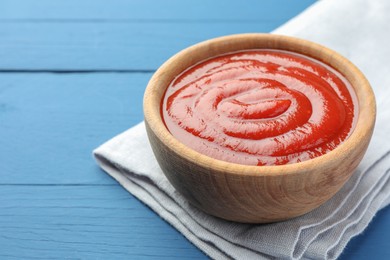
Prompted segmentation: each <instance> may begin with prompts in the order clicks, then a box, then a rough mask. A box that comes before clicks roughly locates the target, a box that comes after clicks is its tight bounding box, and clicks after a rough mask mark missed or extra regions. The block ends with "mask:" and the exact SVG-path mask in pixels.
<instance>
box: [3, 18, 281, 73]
mask: <svg viewBox="0 0 390 260" xmlns="http://www.w3.org/2000/svg"><path fill="white" fill-rule="evenodd" d="M280 23H281V22H275V21H270V22H264V23H257V22H242V23H231V24H226V23H211V24H208V23H190V24H188V23H119V24H109V23H102V24H99V23H95V22H92V23H0V71H1V70H2V71H4V70H5V71H8V70H24V69H27V70H28V69H33V70H155V69H157V68H158V67H159V66H160V65H161V64H162V63H163V62H164V61H165V60H166V59H168V58H169V57H170V56H172V55H173V54H175V53H176V52H178V51H180V50H181V49H183V48H186V47H188V46H190V45H192V44H195V43H198V42H200V41H204V40H207V39H209V38H213V37H217V36H222V35H227V34H235V33H243V32H268V31H270V30H272V29H273V28H275V27H277V26H278V25H279V24H280Z"/></svg>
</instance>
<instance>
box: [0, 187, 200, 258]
mask: <svg viewBox="0 0 390 260" xmlns="http://www.w3.org/2000/svg"><path fill="white" fill-rule="evenodd" d="M0 258H1V259H9V258H11V259H13V258H19V259H34V258H39V259H58V258H67V259H69V258H71V259H85V258H88V259H184V258H185V259H201V258H205V256H204V255H203V253H202V252H201V251H199V250H197V249H196V248H195V247H194V246H193V245H192V244H191V243H190V242H188V241H187V240H186V239H183V237H182V236H181V235H180V234H179V233H178V231H176V230H175V229H173V228H171V226H170V225H169V224H167V223H166V222H165V221H163V220H162V219H160V218H158V217H156V214H155V213H154V212H152V211H151V210H149V209H148V208H147V207H146V206H145V205H143V204H142V203H141V202H139V201H138V200H137V199H135V198H134V197H133V196H131V195H130V194H129V193H128V192H127V191H125V190H124V189H123V188H122V187H120V186H119V185H114V186H4V185H3V186H0Z"/></svg>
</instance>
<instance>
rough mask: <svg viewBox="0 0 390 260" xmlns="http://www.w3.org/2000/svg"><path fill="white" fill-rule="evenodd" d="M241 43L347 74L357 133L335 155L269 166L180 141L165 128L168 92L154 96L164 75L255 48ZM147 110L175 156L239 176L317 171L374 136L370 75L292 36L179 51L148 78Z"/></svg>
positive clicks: (244, 38) (242, 37)
mask: <svg viewBox="0 0 390 260" xmlns="http://www.w3.org/2000/svg"><path fill="white" fill-rule="evenodd" d="M243 43H244V44H247V45H251V44H258V43H262V44H266V45H267V46H269V47H267V49H276V50H288V51H293V52H296V53H300V54H303V55H306V56H309V57H312V58H314V59H317V60H320V61H322V62H324V63H325V64H327V65H329V66H331V67H332V68H334V69H336V70H337V71H338V72H340V73H341V74H342V75H344V77H345V78H346V79H347V80H348V81H349V82H350V83H351V85H352V87H353V89H354V91H355V93H356V96H357V100H358V104H357V106H358V118H357V121H356V126H355V129H354V130H353V131H352V133H351V135H350V136H349V137H348V138H347V139H345V140H344V141H343V142H342V143H341V144H340V145H338V146H337V147H336V148H335V149H333V150H332V151H330V152H328V153H326V154H324V155H321V156H318V157H316V158H313V159H310V160H306V161H302V162H299V163H292V164H284V165H267V166H255V165H244V164H237V163H232V162H227V161H222V160H218V159H215V158H212V157H209V156H207V155H204V154H201V153H199V152H197V151H195V150H193V149H191V148H190V147H188V146H186V145H184V144H183V143H181V142H180V141H179V140H177V139H176V138H175V137H174V136H173V135H172V134H171V133H170V132H169V130H168V129H167V128H166V126H165V124H164V122H163V119H162V115H161V105H160V104H161V98H162V97H163V95H164V93H165V89H166V88H165V89H164V91H163V94H162V95H161V98H160V99H159V98H158V97H156V93H158V91H157V89H158V88H161V84H160V77H167V75H169V72H170V71H171V70H172V68H173V67H174V66H177V64H182V61H183V60H184V59H187V60H188V59H190V61H187V63H188V62H190V66H191V65H194V64H195V63H197V62H200V61H202V60H205V59H207V58H211V57H214V56H217V55H221V54H224V53H229V52H233V51H239V50H245V49H251V48H237V45H239V44H243ZM221 46H222V48H223V49H231V51H220V49H221V48H220V47H221ZM235 48H237V49H235ZM263 48H265V47H263ZM252 49H261V47H260V48H259V47H254V48H252ZM199 52H202V53H203V55H204V56H205V58H203V59H199V60H191V58H189V57H193V56H194V55H193V54H194V53H199ZM186 68H188V66H186V67H184V68H183V69H181V71H183V70H184V69H186ZM171 74H172V73H171ZM174 75H175V76H173V77H171V79H170V80H173V79H174V77H176V76H177V75H178V73H176V74H174ZM356 85H359V87H358V88H356ZM166 87H168V86H166ZM143 109H144V119H145V122H146V124H147V125H148V127H149V128H150V130H151V131H153V133H154V134H155V135H156V137H157V138H158V139H159V140H160V141H161V142H162V143H163V144H164V145H165V146H167V147H168V148H169V149H171V150H172V151H173V152H175V153H176V154H177V155H178V156H181V157H183V158H184V159H186V160H188V161H191V162H192V163H194V164H197V165H201V166H203V167H206V168H208V169H213V170H217V171H218V172H224V173H226V174H233V175H240V176H242V175H245V176H270V175H272V176H280V175H289V174H300V173H302V172H310V171H312V170H315V169H316V168H318V167H319V165H324V166H326V165H338V164H339V163H340V161H342V160H343V159H344V158H345V156H346V155H348V154H349V151H351V149H353V148H354V147H355V146H356V145H357V144H358V143H359V142H360V141H361V139H362V138H370V137H371V134H372V131H373V128H374V125H375V118H376V103H375V96H374V92H373V90H372V88H371V86H370V83H369V82H368V80H367V79H366V77H365V76H364V75H363V73H362V72H361V71H360V70H359V69H358V68H357V67H356V66H355V65H354V64H353V63H352V62H351V61H349V60H348V59H347V58H345V57H343V56H342V55H340V54H339V53H337V52H336V51H334V50H331V49H329V48H327V47H324V46H322V45H320V44H318V43H314V42H311V41H308V40H304V39H301V38H296V37H291V36H285V35H278V34H263V33H249V34H234V35H228V36H222V37H218V38H214V39H210V40H207V41H203V42H200V43H197V44H195V45H192V46H190V47H188V48H186V49H184V50H182V51H180V52H178V53H177V54H175V55H174V56H172V57H171V58H169V59H168V60H167V61H166V62H165V63H164V64H162V65H161V66H160V68H159V69H158V70H157V71H156V72H155V73H154V75H153V76H152V78H151V79H150V81H149V83H148V85H147V87H146V90H145V94H144V104H143ZM363 119H364V120H363Z"/></svg>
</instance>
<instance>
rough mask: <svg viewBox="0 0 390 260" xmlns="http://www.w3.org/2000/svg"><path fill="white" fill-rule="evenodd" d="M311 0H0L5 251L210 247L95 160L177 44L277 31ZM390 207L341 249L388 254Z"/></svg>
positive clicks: (350, 253) (55, 254)
mask: <svg viewBox="0 0 390 260" xmlns="http://www.w3.org/2000/svg"><path fill="white" fill-rule="evenodd" d="M313 2H314V1H313V0H304V1H288V0H277V1H271V0H269V1H265V0H262V1H259V0H256V1H248V2H242V1H206V0H201V1H193V2H192V3H188V2H186V1H180V0H170V1H142V0H139V1H119V0H116V1H101V0H83V1H79V0H67V1H65V0H64V1H56V0H54V1H53V0H41V1H33V0H9V1H4V0H2V1H1V0H0V259H7V258H9V259H14V258H24V259H25V258H27V259H35V258H39V259H41V258H42V259H45V258H47V259H53V258H82V259H87V258H93V259H96V258H98V259H114V258H118V259H124V258H128V259H139V258H155V259H171V258H179V259H204V258H206V256H205V255H204V254H203V253H202V252H201V251H199V250H198V249H197V248H195V247H194V246H193V245H192V244H191V243H190V242H188V241H187V240H186V239H185V238H184V237H183V236H182V235H181V234H180V233H178V232H177V231H176V230H175V229H173V228H172V227H171V226H170V225H168V224H167V223H165V222H164V221H163V220H161V219H160V218H159V217H158V216H157V215H156V214H155V213H154V212H152V211H151V210H150V209H149V208H148V207H146V206H145V205H143V204H142V203H140V202H139V201H138V200H137V199H135V198H134V197H133V196H132V195H130V194H129V193H128V192H126V191H125V190H124V189H123V188H122V187H121V186H120V185H118V184H117V183H116V182H115V181H114V180H113V179H111V178H110V177H108V175H106V174H105V173H104V172H103V171H102V170H100V169H99V168H98V166H97V165H96V163H95V161H94V160H93V158H92V155H91V152H92V150H93V149H94V148H95V147H97V146H98V145H100V144H101V143H103V142H104V141H106V140H108V139H110V138H111V137H113V136H115V135H117V134H119V133H121V132H122V131H124V130H126V129H128V128H130V127H131V126H133V125H135V124H136V123H138V122H140V121H141V120H142V119H143V115H142V97H143V92H144V88H145V86H146V84H147V82H148V80H149V78H150V77H151V75H152V73H153V72H154V71H155V70H156V68H157V67H158V66H159V65H160V64H161V63H163V62H164V60H166V59H167V58H168V57H170V56H171V55H173V54H174V53H176V52H178V51H179V50H181V49H183V48H185V47H187V46H189V45H191V44H194V43H197V42H199V41H202V40H206V39H209V38H212V37H216V36H222V35H227V34H233V33H244V32H270V31H272V30H273V29H275V28H276V27H278V26H279V25H281V24H283V23H284V22H286V21H287V20H289V19H290V18H292V17H294V16H295V15H297V14H298V13H300V12H301V11H302V10H304V9H305V8H306V7H308V6H309V5H311V4H312V3H313ZM388 241H390V209H385V210H383V211H381V212H380V213H379V214H378V216H377V217H375V219H374V223H372V224H371V225H370V227H369V228H368V229H367V231H366V232H365V233H364V234H363V235H360V236H358V237H357V238H355V239H354V240H353V241H352V242H351V243H350V244H349V245H348V248H347V250H346V252H345V253H344V254H343V255H342V257H341V258H343V259H367V257H368V256H370V257H371V258H372V257H373V256H377V257H381V258H385V257H386V256H387V258H389V256H390V247H389V246H388V245H389V242H388Z"/></svg>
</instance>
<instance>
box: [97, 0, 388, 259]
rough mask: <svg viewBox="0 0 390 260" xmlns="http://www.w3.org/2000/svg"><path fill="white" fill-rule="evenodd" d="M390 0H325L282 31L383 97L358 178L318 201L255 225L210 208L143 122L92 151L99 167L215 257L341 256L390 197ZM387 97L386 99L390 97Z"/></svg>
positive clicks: (277, 31) (357, 173) (330, 257)
mask: <svg viewBox="0 0 390 260" xmlns="http://www.w3.org/2000/svg"><path fill="white" fill-rule="evenodd" d="M389 13H390V2H389V1H386V0H373V1H365V0H344V1H337V0H327V1H319V2H317V3H316V4H314V5H313V6H312V7H310V8H309V9H308V10H306V11H305V12H303V13H302V14H300V15H299V16H297V17H296V18H294V19H293V20H291V21H290V22H288V23H287V24H286V25H284V26H282V27H281V28H279V29H278V30H276V31H275V32H276V33H279V34H287V35H293V36H298V37H301V38H306V39H309V40H312V41H315V42H318V43H321V44H323V45H325V46H328V47H330V48H332V49H334V50H336V51H338V52H339V53H341V54H342V55H344V56H346V57H347V58H349V59H351V60H352V61H353V62H354V63H355V64H356V65H357V66H358V67H359V68H360V69H361V70H362V71H363V73H365V75H366V76H367V78H368V79H369V81H370V82H371V84H372V86H373V89H374V91H375V93H376V97H377V109H378V115H377V124H376V128H375V131H374V135H373V139H372V141H371V144H370V146H369V148H368V151H367V153H366V156H365V157H364V159H363V161H362V162H361V164H360V166H359V167H358V169H357V170H356V172H355V174H354V175H353V176H352V178H351V179H350V180H349V181H348V182H347V184H346V185H345V186H344V187H343V188H342V190H341V191H340V192H338V193H337V194H336V195H335V196H334V197H333V198H332V199H331V200H330V201H328V202H327V203H325V204H324V205H322V206H321V207H320V208H318V209H316V210H314V211H312V212H310V213H308V214H306V215H304V216H301V217H299V218H295V219H292V220H289V221H285V222H279V223H274V224H267V225H250V224H240V223H233V222H228V221H224V220H221V219H217V218H214V217H212V216H209V215H206V214H204V213H203V212H200V211H198V210H197V209H195V208H193V207H192V206H191V205H189V204H188V203H187V201H186V200H185V199H184V198H183V197H182V196H181V195H180V194H178V193H177V192H176V191H175V190H174V188H173V187H172V186H171V185H170V183H169V182H168V181H167V179H166V178H165V176H164V175H163V173H162V171H161V170H160V168H159V166H158V164H157V162H156V161H155V160H154V159H151V158H154V157H153V153H152V151H151V148H150V147H149V143H148V140H147V136H146V132H145V129H144V124H143V123H140V124H139V125H137V126H135V127H133V128H131V129H129V130H128V131H126V132H124V133H122V134H120V135H118V136H116V137H114V138H113V139H111V140H109V141H108V142H107V143H105V144H103V145H102V146H100V147H99V148H97V149H96V150H95V151H94V154H95V156H96V159H97V161H98V163H99V164H100V166H101V167H102V168H103V169H104V170H105V171H106V172H107V173H108V174H110V175H111V176H112V177H114V178H115V179H116V180H117V181H118V182H119V183H120V184H121V185H123V187H124V188H126V189H127V190H128V191H129V192H131V193H132V194H134V195H135V196H136V197H137V198H139V199H140V200H141V201H143V202H144V203H145V204H147V205H148V206H149V207H150V208H152V209H153V210H154V211H156V212H157V214H159V215H160V216H161V217H162V218H163V219H165V220H166V221H168V222H169V223H170V224H172V225H173V226H174V227H175V228H177V229H178V230H179V231H180V232H181V233H183V234H184V236H186V237H187V238H188V239H189V240H190V241H191V242H193V243H194V244H195V245H196V246H198V247H199V248H200V249H201V250H203V251H204V252H205V253H206V254H207V255H209V256H210V257H212V258H217V259H224V258H240V259H254V258H256V259H259V258H293V259H300V258H310V259H312V258H320V259H335V258H337V257H338V256H339V255H340V253H341V252H342V250H343V249H344V247H345V245H346V244H347V243H348V241H349V240H350V239H351V238H352V237H353V236H356V235H357V234H359V233H361V232H362V231H363V230H364V229H365V228H366V226H367V225H368V224H369V222H370V221H371V219H372V217H373V216H374V215H375V213H376V212H377V211H378V210H380V209H381V208H383V207H385V206H386V205H388V204H389V203H390V181H389V176H390V174H389V172H390V142H388V141H387V140H388V137H389V136H390V124H389V123H388V122H390V111H389V110H387V107H386V100H388V99H390V87H389V86H390V73H389V71H388V64H387V60H388V58H389V57H390V48H389V46H390V34H388V32H390V16H389V15H388V14H389ZM387 103H388V102H387Z"/></svg>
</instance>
